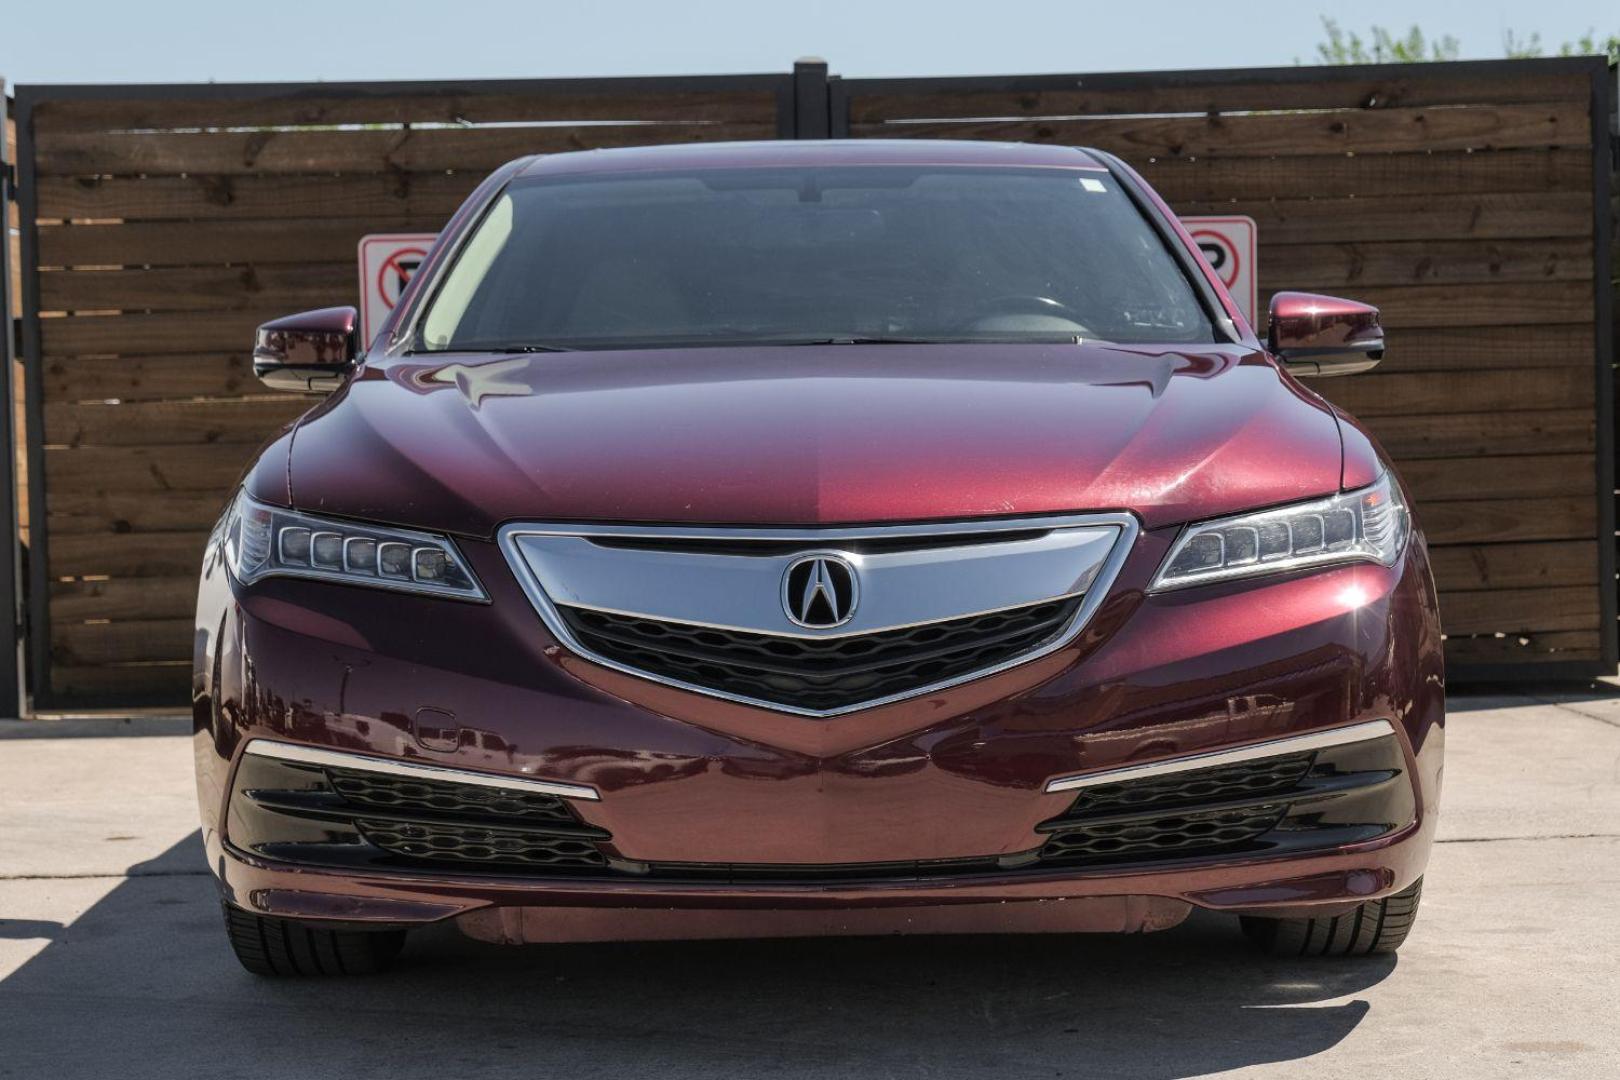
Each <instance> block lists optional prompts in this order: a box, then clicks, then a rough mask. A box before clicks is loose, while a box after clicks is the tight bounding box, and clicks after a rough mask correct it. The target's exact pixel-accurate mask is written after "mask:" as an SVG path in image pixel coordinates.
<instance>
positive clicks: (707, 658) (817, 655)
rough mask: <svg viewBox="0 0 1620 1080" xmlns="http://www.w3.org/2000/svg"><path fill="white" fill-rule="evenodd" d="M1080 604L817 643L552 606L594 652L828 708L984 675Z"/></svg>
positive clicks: (719, 686)
mask: <svg viewBox="0 0 1620 1080" xmlns="http://www.w3.org/2000/svg"><path fill="white" fill-rule="evenodd" d="M1079 606H1080V601H1079V600H1078V599H1072V600H1054V601H1051V602H1049V603H1045V604H1033V605H1031V606H1029V607H1023V608H1015V609H1014V610H1012V611H998V612H993V613H991V614H989V615H974V616H970V617H968V618H965V619H952V620H949V621H946V622H938V623H928V624H926V625H924V626H913V627H907V628H904V629H900V630H884V631H879V632H877V633H871V634H855V635H849V636H845V637H835V638H825V639H821V640H817V639H814V638H802V637H779V636H772V635H769V634H752V633H743V632H738V631H733V630H716V629H712V628H708V627H702V626H689V625H683V624H681V623H671V622H662V621H659V620H656V619H645V618H640V617H637V616H632V615H612V614H608V613H606V612H601V611H589V610H587V609H585V608H574V607H567V606H562V605H559V606H558V609H557V610H558V611H559V612H560V613H561V615H562V617H563V619H564V620H566V621H567V623H568V625H569V628H570V629H571V630H572V631H573V632H574V636H575V637H576V638H577V639H578V640H579V641H581V642H583V643H584V644H585V645H586V646H587V647H588V648H590V649H591V651H592V652H594V653H596V654H597V655H599V656H606V657H610V658H612V659H615V660H618V661H619V662H621V663H623V664H625V665H627V666H630V667H634V668H635V669H637V670H638V671H644V672H646V673H648V674H650V675H659V676H663V677H666V678H669V679H672V680H675V681H678V682H683V683H688V684H691V685H694V686H702V687H705V688H707V689H710V690H713V691H717V692H720V693H726V694H732V695H735V696H738V697H745V698H751V699H753V700H756V701H765V702H770V703H772V704H775V705H786V706H791V707H793V708H799V709H817V710H830V709H842V708H848V707H850V706H852V705H859V704H860V703H861V702H863V701H872V700H875V699H879V698H886V697H892V696H894V695H897V694H904V693H906V692H908V691H911V690H914V689H916V688H917V687H919V686H930V685H933V684H935V683H938V682H941V681H943V680H947V679H952V678H955V677H957V676H959V675H962V674H964V673H969V672H974V671H983V670H985V669H986V668H991V667H995V666H996V665H998V664H1001V663H1004V662H1006V661H1007V660H1011V659H1014V658H1017V657H1019V656H1022V655H1023V654H1025V653H1027V652H1029V651H1031V650H1033V649H1037V648H1039V647H1040V646H1041V645H1043V644H1044V643H1046V642H1047V641H1050V640H1052V639H1053V638H1054V637H1056V636H1058V635H1059V634H1061V633H1062V632H1063V629H1064V627H1065V626H1066V625H1067V624H1068V622H1069V620H1070V619H1072V618H1073V617H1074V613H1075V611H1076V610H1077V609H1078V608H1079Z"/></svg>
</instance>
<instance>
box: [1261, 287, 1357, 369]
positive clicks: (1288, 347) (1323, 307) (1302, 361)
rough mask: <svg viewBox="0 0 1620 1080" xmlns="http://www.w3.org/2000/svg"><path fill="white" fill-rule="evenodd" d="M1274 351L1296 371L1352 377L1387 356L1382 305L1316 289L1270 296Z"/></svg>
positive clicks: (1271, 339)
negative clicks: (1380, 314)
mask: <svg viewBox="0 0 1620 1080" xmlns="http://www.w3.org/2000/svg"><path fill="white" fill-rule="evenodd" d="M1268 341H1269V344H1270V348H1271V352H1272V355H1273V356H1275V357H1277V359H1279V360H1281V361H1282V363H1283V366H1284V367H1286V368H1287V369H1288V370H1289V371H1291V372H1293V373H1294V374H1295V375H1354V374H1356V373H1357V372H1360V371H1367V370H1368V369H1370V368H1374V367H1377V366H1378V361H1380V360H1382V359H1383V358H1384V328H1383V326H1381V325H1380V324H1379V322H1378V309H1377V308H1375V307H1370V306H1368V305H1367V304H1358V303H1356V302H1355V301H1354V300H1341V299H1339V298H1338V297H1336V296H1317V295H1316V294H1314V293H1298V292H1280V293H1278V294H1277V295H1276V296H1273V297H1272V298H1271V329H1270V330H1269V331H1268Z"/></svg>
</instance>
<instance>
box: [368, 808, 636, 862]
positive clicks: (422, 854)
mask: <svg viewBox="0 0 1620 1080" xmlns="http://www.w3.org/2000/svg"><path fill="white" fill-rule="evenodd" d="M355 825H356V826H357V827H358V828H359V830H360V835H361V836H363V837H365V838H366V839H367V840H368V841H370V842H371V843H373V844H375V845H376V846H377V847H380V848H382V849H383V850H384V851H387V852H389V853H391V854H394V855H404V856H407V857H409V858H412V859H433V860H442V861H445V862H462V863H483V864H486V865H506V866H516V867H525V868H535V867H542V868H548V869H567V868H582V867H605V866H607V859H606V858H604V857H603V855H602V853H601V852H600V851H599V850H597V847H596V845H595V844H593V843H591V842H590V841H589V840H584V839H578V838H575V837H570V836H546V835H543V834H536V833H528V832H520V831H516V830H508V829H491V828H485V827H483V826H479V825H450V824H443V823H434V824H426V823H420V822H402V821H374V820H371V819H369V818H360V819H358V820H356V821H355Z"/></svg>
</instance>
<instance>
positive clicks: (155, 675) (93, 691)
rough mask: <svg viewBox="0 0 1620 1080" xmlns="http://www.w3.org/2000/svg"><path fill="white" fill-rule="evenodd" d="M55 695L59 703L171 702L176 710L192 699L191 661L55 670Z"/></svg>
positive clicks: (52, 671) (66, 667) (53, 679)
mask: <svg viewBox="0 0 1620 1080" xmlns="http://www.w3.org/2000/svg"><path fill="white" fill-rule="evenodd" d="M51 693H52V694H53V695H54V696H55V697H56V698H57V699H58V700H70V701H71V700H75V699H77V700H82V701H96V702H98V703H106V702H108V701H115V702H128V701H168V702H171V703H172V704H174V705H175V706H177V707H178V706H181V705H184V704H186V703H187V702H188V701H189V700H190V698H191V660H190V658H189V657H188V658H187V659H186V660H185V661H183V662H181V661H170V662H168V663H153V664H103V665H99V666H92V667H77V666H73V665H68V666H61V665H53V666H52V667H51Z"/></svg>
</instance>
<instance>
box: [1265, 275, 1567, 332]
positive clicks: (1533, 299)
mask: <svg viewBox="0 0 1620 1080" xmlns="http://www.w3.org/2000/svg"><path fill="white" fill-rule="evenodd" d="M1287 287H1288V288H1292V289H1296V290H1297V291H1301V292H1322V291H1324V289H1325V288H1328V287H1330V286H1327V285H1323V284H1321V283H1316V282H1298V283H1291V284H1289V285H1288V286H1287ZM1268 290H1269V286H1268ZM1356 299H1358V300H1361V301H1362V302H1363V303H1367V304H1372V305H1373V306H1374V307H1376V308H1378V309H1379V310H1380V312H1382V316H1383V324H1384V326H1385V327H1386V328H1387V329H1388V330H1390V331H1391V333H1394V332H1396V331H1399V330H1403V329H1407V328H1424V327H1433V326H1469V327H1489V326H1535V325H1540V324H1545V323H1573V322H1581V321H1583V320H1584V321H1590V320H1591V318H1592V316H1593V311H1594V308H1593V305H1592V279H1591V277H1590V276H1587V277H1586V278H1585V279H1583V280H1578V281H1533V282H1532V281H1526V282H1516V283H1513V284H1480V285H1405V286H1400V287H1389V286H1379V287H1364V288H1359V289H1357V290H1356ZM1268 302H1269V298H1268Z"/></svg>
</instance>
